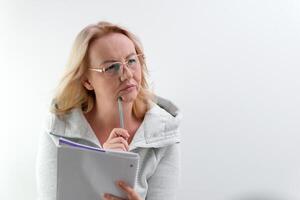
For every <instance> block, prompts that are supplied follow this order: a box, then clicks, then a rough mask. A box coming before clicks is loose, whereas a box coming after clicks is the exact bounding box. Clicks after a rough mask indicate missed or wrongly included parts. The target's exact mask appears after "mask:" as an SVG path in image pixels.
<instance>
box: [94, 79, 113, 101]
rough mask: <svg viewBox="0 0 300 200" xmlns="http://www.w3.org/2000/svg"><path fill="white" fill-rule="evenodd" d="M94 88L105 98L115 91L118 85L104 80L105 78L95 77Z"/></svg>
mask: <svg viewBox="0 0 300 200" xmlns="http://www.w3.org/2000/svg"><path fill="white" fill-rule="evenodd" d="M93 87H94V90H95V92H96V94H98V95H100V96H105V95H109V94H110V93H112V92H113V91H115V89H116V88H117V87H118V85H117V84H116V82H115V81H112V80H108V79H104V78H103V77H95V78H94V79H93Z"/></svg>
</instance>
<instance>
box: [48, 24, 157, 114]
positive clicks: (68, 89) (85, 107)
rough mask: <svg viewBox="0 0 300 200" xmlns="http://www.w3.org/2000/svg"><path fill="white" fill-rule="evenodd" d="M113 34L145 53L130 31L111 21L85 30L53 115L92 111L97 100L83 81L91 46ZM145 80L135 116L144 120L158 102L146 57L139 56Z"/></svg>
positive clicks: (62, 80) (78, 37) (137, 51)
mask: <svg viewBox="0 0 300 200" xmlns="http://www.w3.org/2000/svg"><path fill="white" fill-rule="evenodd" d="M110 33H121V34H124V35H125V36H127V37H128V38H129V39H130V40H131V41H132V42H133V44H134V46H135V50H136V53H137V54H143V55H144V52H143V48H142V44H141V43H140V41H139V39H138V38H137V37H136V36H135V35H134V34H133V33H131V32H129V31H128V30H127V29H125V28H123V27H121V26H119V25H115V24H112V23H109V22H98V23H97V24H93V25H89V26H87V27H85V28H84V29H83V30H82V31H81V32H80V33H79V34H78V35H77V37H76V39H75V42H74V44H73V47H72V49H71V54H70V57H69V60H68V62H67V65H66V70H65V72H64V74H63V77H62V79H61V81H60V83H59V85H58V87H57V91H56V94H55V96H54V99H53V102H52V106H51V112H53V113H55V114H57V115H59V116H62V115H64V114H67V113H68V112H69V111H70V110H72V109H73V108H81V109H82V111H83V112H84V113H87V112H89V111H91V109H92V108H93V106H94V104H95V101H96V98H95V92H94V91H89V90H87V89H86V88H85V87H84V86H83V85H82V82H81V79H82V77H83V75H84V74H85V73H86V71H87V69H88V55H87V54H88V50H89V47H90V45H91V43H92V42H93V41H94V40H95V39H98V38H100V37H103V36H105V35H107V34H110ZM139 60H140V63H141V68H142V70H141V71H142V77H141V87H140V91H139V93H138V95H137V98H136V99H135V101H134V103H133V114H134V116H135V117H136V118H138V119H142V118H143V117H144V115H145V113H146V111H147V110H148V109H149V106H150V104H149V102H150V100H151V101H154V94H153V92H152V91H150V90H149V87H148V82H147V75H148V70H147V66H146V63H145V57H144V56H141V57H139Z"/></svg>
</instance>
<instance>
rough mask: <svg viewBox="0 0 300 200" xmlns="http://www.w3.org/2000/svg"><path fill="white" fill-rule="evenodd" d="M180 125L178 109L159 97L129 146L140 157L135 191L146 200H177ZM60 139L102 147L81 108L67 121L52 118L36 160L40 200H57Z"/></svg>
mask: <svg viewBox="0 0 300 200" xmlns="http://www.w3.org/2000/svg"><path fill="white" fill-rule="evenodd" d="M180 121H181V114H180V112H179V110H178V108H177V107H176V106H175V105H174V104H173V103H172V102H170V101H168V100H166V99H163V98H161V97H157V103H156V104H153V105H152V107H151V109H149V110H148V111H147V113H146V115H145V117H144V120H143V122H142V124H141V125H140V127H139V128H138V130H137V132H136V133H135V135H134V137H133V140H132V142H131V143H130V144H129V151H131V152H135V153H138V154H139V156H140V161H139V163H140V167H139V172H138V179H137V183H136V187H135V190H136V191H137V192H138V193H139V194H140V196H141V197H142V198H143V199H147V200H160V199H162V200H171V199H172V200H173V199H176V194H177V190H178V185H179V179H180V146H179V144H180V134H179V130H178V126H179V123H180ZM59 137H65V138H68V139H71V140H73V141H75V142H79V143H83V144H87V145H92V146H98V147H101V145H100V143H99V141H98V139H97V137H96V135H95V133H94V132H93V130H92V128H91V127H90V125H89V123H88V122H87V120H86V119H85V117H84V115H83V113H82V111H81V110H80V109H79V108H76V109H73V110H72V111H71V112H70V113H69V114H67V115H66V117H65V118H64V119H61V118H58V117H57V116H56V115H54V114H50V117H49V120H48V125H47V128H46V131H45V132H44V133H42V134H41V137H40V141H39V148H38V155H37V160H36V178H37V195H38V200H55V199H56V184H57V183H56V181H57V177H56V176H57V171H56V170H57V169H56V166H57V150H56V145H54V143H58V138H59ZM70 170H72V169H70ZM99 199H100V197H99Z"/></svg>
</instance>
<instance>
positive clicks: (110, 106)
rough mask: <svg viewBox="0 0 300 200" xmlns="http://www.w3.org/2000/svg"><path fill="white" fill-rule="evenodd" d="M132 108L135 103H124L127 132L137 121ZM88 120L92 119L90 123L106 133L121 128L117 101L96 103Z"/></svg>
mask: <svg viewBox="0 0 300 200" xmlns="http://www.w3.org/2000/svg"><path fill="white" fill-rule="evenodd" d="M132 107H133V102H122V109H123V119H124V128H125V129H127V130H128V129H130V125H132V124H133V123H134V122H135V121H136V118H135V117H134V115H133V112H132ZM88 118H90V121H91V122H92V123H93V124H94V126H95V127H96V128H97V129H98V130H103V131H105V132H107V131H111V130H112V129H113V128H120V127H121V124H120V115H119V109H118V102H117V101H111V102H103V101H96V102H95V105H94V107H93V109H92V111H91V112H90V114H89V117H88Z"/></svg>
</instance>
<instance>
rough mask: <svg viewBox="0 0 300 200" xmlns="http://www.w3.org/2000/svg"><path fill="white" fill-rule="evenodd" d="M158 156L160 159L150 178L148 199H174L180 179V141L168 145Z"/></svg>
mask: <svg viewBox="0 0 300 200" xmlns="http://www.w3.org/2000/svg"><path fill="white" fill-rule="evenodd" d="M157 156H158V159H160V161H159V164H158V165H157V167H156V170H155V172H154V174H153V175H152V176H151V177H150V178H149V179H148V191H147V196H146V200H160V199H162V200H174V199H176V194H177V191H178V186H179V181H180V143H176V144H172V145H170V146H168V147H166V149H165V151H164V152H163V155H161V156H160V155H157ZM159 156H160V158H159Z"/></svg>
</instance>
